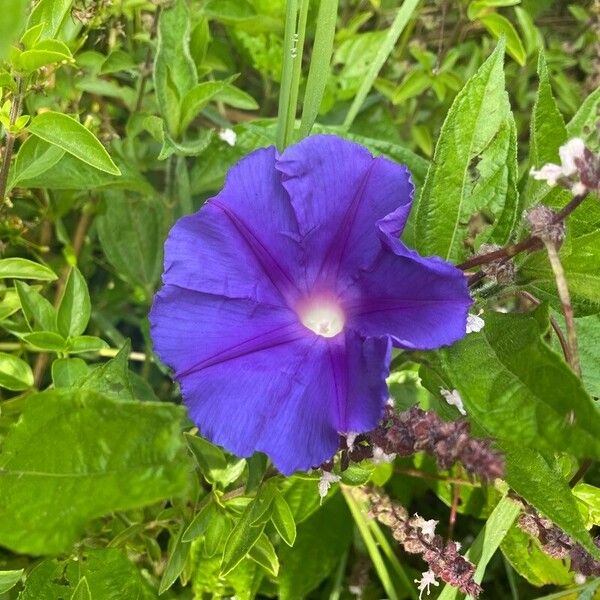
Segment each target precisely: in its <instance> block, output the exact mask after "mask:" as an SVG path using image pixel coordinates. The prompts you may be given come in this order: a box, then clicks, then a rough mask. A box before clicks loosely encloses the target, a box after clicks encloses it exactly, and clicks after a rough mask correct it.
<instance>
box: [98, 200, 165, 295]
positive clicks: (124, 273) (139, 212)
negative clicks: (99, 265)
mask: <svg viewBox="0 0 600 600" xmlns="http://www.w3.org/2000/svg"><path fill="white" fill-rule="evenodd" d="M104 206H105V212H104V214H102V215H100V216H99V217H97V219H96V224H97V226H98V235H99V238H100V243H101V244H102V249H103V250H104V253H105V254H106V258H108V260H109V261H110V263H111V264H112V265H113V267H114V268H115V269H116V271H117V273H118V274H119V275H120V276H121V277H123V278H124V279H125V280H126V281H127V282H129V283H131V284H133V285H136V286H140V287H141V288H142V289H143V290H144V292H145V293H146V296H147V297H148V298H150V297H151V295H152V294H153V292H154V289H155V285H156V282H157V281H158V278H159V277H160V273H161V271H162V244H163V241H164V231H165V214H164V211H163V208H162V206H161V205H160V203H159V202H158V201H157V200H155V199H144V198H141V197H138V196H134V197H131V196H126V195H125V194H123V193H120V192H107V193H106V194H105V203H104Z"/></svg>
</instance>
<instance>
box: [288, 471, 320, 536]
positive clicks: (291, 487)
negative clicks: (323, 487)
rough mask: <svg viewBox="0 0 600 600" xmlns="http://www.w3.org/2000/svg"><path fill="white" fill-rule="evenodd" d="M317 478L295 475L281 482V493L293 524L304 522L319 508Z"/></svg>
mask: <svg viewBox="0 0 600 600" xmlns="http://www.w3.org/2000/svg"><path fill="white" fill-rule="evenodd" d="M318 484H319V478H318V477H305V476H300V475H295V476H293V477H288V478H286V479H284V480H283V483H282V485H281V493H282V495H283V497H284V499H285V501H286V502H287V505H288V506H289V507H290V510H291V511H292V515H293V517H294V522H295V523H296V525H299V524H300V523H302V522H303V521H306V519H308V518H309V517H310V516H311V515H312V514H313V513H314V512H315V511H316V510H317V509H318V508H319V506H320V504H321V499H320V497H319V487H318Z"/></svg>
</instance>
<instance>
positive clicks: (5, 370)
mask: <svg viewBox="0 0 600 600" xmlns="http://www.w3.org/2000/svg"><path fill="white" fill-rule="evenodd" d="M32 386H33V373H32V371H31V367H30V366H29V365H28V364H27V363H26V362H25V361H24V360H22V359H20V358H18V357H17V356H13V355H12V354H5V353H4V352H0V387H3V388H6V389H7V390H12V391H15V392H18V391H22V390H26V389H29V388H30V387H32Z"/></svg>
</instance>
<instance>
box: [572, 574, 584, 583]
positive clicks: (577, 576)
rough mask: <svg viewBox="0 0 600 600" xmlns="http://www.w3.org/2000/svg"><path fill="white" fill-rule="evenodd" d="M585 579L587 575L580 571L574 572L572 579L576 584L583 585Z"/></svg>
mask: <svg viewBox="0 0 600 600" xmlns="http://www.w3.org/2000/svg"><path fill="white" fill-rule="evenodd" d="M586 580H587V577H586V576H585V575H583V574H582V573H575V577H574V581H575V583H576V584H577V585H583V584H584V583H585V582H586Z"/></svg>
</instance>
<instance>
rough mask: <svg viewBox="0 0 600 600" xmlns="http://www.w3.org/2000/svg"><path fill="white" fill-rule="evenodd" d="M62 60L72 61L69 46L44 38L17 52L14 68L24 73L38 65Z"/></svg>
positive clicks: (33, 69) (42, 65)
mask: <svg viewBox="0 0 600 600" xmlns="http://www.w3.org/2000/svg"><path fill="white" fill-rule="evenodd" d="M63 61H65V62H72V61H73V56H72V55H71V51H70V50H69V48H68V47H67V46H66V45H65V44H63V43H62V42H59V41H58V40H44V41H42V42H40V43H39V44H37V45H36V46H35V47H33V48H32V49H31V50H25V51H24V52H22V53H21V54H19V55H18V60H17V61H16V62H17V64H16V65H15V68H16V69H17V70H18V71H22V72H24V73H31V72H33V71H35V70H37V69H39V68H40V67H44V66H46V65H51V64H54V63H58V62H63Z"/></svg>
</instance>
